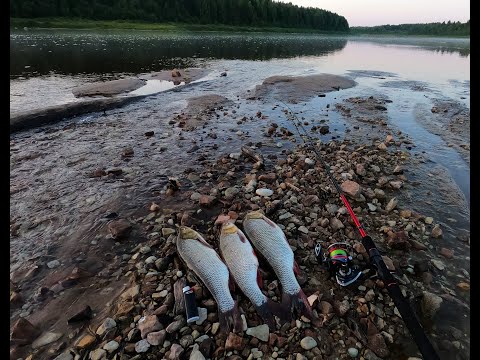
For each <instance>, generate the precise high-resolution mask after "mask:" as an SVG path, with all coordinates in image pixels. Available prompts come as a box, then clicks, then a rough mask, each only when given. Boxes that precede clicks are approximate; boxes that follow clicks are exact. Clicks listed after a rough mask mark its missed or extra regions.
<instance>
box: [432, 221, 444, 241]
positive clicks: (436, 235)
mask: <svg viewBox="0 0 480 360" xmlns="http://www.w3.org/2000/svg"><path fill="white" fill-rule="evenodd" d="M442 234H443V231H442V229H441V228H440V225H439V224H436V225H435V226H434V227H433V229H432V233H431V235H432V237H434V238H439V237H441V236H442Z"/></svg>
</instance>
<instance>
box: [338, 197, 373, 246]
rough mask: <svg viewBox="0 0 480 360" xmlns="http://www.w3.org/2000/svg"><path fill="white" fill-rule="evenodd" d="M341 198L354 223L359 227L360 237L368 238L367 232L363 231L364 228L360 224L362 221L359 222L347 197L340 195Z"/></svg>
mask: <svg viewBox="0 0 480 360" xmlns="http://www.w3.org/2000/svg"><path fill="white" fill-rule="evenodd" d="M340 197H341V198H342V201H343V203H344V204H345V207H346V208H347V210H348V212H349V213H350V216H351V217H352V219H353V221H354V222H355V225H356V226H357V229H358V231H359V232H360V235H361V236H362V238H363V237H365V236H367V233H366V232H365V230H363V227H362V225H361V224H360V221H358V219H357V217H356V216H355V213H354V212H353V210H352V207H351V206H350V204H349V203H348V201H347V198H346V197H345V195H343V194H340Z"/></svg>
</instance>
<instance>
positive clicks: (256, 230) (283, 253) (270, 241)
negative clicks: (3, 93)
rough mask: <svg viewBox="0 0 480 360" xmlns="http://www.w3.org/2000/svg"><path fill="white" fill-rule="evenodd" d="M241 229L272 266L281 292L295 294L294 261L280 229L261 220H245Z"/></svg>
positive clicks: (296, 286)
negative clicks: (281, 289)
mask: <svg viewBox="0 0 480 360" xmlns="http://www.w3.org/2000/svg"><path fill="white" fill-rule="evenodd" d="M243 228H244V230H245V232H246V233H247V236H248V238H249V239H250V240H251V241H252V243H253V244H254V245H255V248H257V249H258V251H259V252H260V253H261V254H262V255H263V256H264V257H265V259H266V260H267V261H268V263H269V264H270V265H271V266H272V268H273V271H275V273H276V274H277V276H278V279H279V280H280V282H281V284H282V286H283V291H284V292H285V293H287V294H291V295H293V294H297V293H298V292H299V291H300V285H299V284H298V281H297V279H296V278H295V274H294V272H293V267H294V262H295V259H294V256H293V251H292V249H291V248H290V245H289V244H288V241H287V239H286V238H285V234H284V233H283V231H282V229H280V227H278V225H276V224H275V223H273V222H271V221H270V223H269V222H267V221H265V220H264V219H263V218H260V219H246V220H245V221H244V222H243Z"/></svg>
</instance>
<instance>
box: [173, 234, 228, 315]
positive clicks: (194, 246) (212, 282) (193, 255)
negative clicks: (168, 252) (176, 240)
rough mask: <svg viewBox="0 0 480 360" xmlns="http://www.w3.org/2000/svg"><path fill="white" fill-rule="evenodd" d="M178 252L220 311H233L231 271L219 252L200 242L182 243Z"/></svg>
mask: <svg viewBox="0 0 480 360" xmlns="http://www.w3.org/2000/svg"><path fill="white" fill-rule="evenodd" d="M178 250H179V251H178V253H179V254H180V256H181V257H182V258H183V260H184V261H185V262H186V264H187V266H188V267H189V268H190V269H192V270H193V271H194V272H195V274H197V276H198V277H199V278H200V280H202V282H203V283H204V284H205V286H206V287H207V288H208V290H209V291H210V292H211V293H212V295H213V297H214V298H215V301H216V302H217V304H218V307H219V309H220V311H222V312H225V311H228V310H231V309H233V303H234V301H233V298H232V295H231V294H230V291H229V288H228V280H229V271H228V269H227V266H226V265H225V264H224V263H223V262H222V260H221V259H220V258H219V257H218V254H217V252H216V251H215V250H214V249H212V248H208V247H207V246H206V245H204V244H202V243H201V242H199V241H182V242H181V244H180V245H179V248H178Z"/></svg>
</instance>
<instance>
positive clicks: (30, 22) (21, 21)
mask: <svg viewBox="0 0 480 360" xmlns="http://www.w3.org/2000/svg"><path fill="white" fill-rule="evenodd" d="M24 27H27V28H33V29H34V28H39V29H49V28H53V29H104V30H115V29H118V30H119V29H135V30H156V31H174V32H179V31H225V32H278V33H310V34H311V33H328V34H335V33H338V34H345V32H334V31H324V30H315V29H298V28H285V27H282V28H281V27H253V26H233V25H221V24H187V23H149V22H140V21H129V20H86V19H76V18H35V19H25V18H10V28H19V29H22V28H24Z"/></svg>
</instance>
